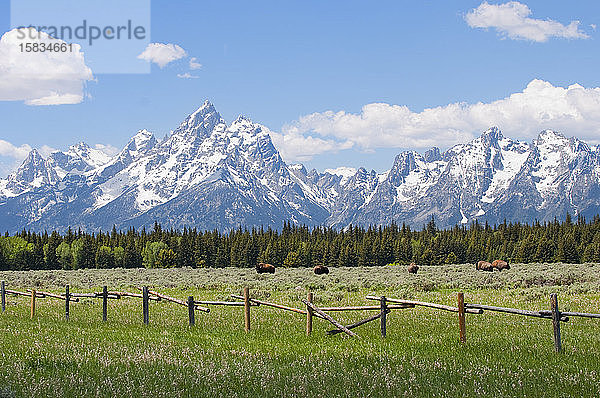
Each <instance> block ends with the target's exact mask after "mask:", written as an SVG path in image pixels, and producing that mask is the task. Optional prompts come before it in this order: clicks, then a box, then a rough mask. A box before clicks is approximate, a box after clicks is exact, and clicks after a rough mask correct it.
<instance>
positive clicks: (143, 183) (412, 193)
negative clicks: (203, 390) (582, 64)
mask: <svg viewBox="0 0 600 398" xmlns="http://www.w3.org/2000/svg"><path fill="white" fill-rule="evenodd" d="M567 212H570V213H571V214H574V215H577V214H582V215H585V216H592V215H594V214H597V213H599V212H600V153H599V151H598V150H597V149H596V148H592V147H590V146H589V145H587V144H586V143H584V142H582V141H580V140H578V139H576V138H566V137H564V136H563V135H561V134H559V133H557V132H554V131H542V132H541V133H540V134H539V136H538V138H537V139H535V140H533V142H531V143H525V142H520V141H515V140H512V139H510V138H507V137H504V136H503V135H502V133H501V132H500V131H499V130H498V129H497V128H491V129H489V130H487V131H485V132H484V133H483V134H482V135H481V136H480V137H479V138H477V139H475V140H473V141H471V142H469V143H465V144H460V145H456V146H454V147H452V148H450V149H448V150H447V151H445V152H443V153H441V152H440V150H439V149H437V148H432V149H431V150H429V151H427V152H425V153H424V154H420V153H417V152H414V151H407V152H403V153H400V154H399V155H398V156H397V157H396V159H395V160H394V163H393V165H392V167H391V169H390V170H388V171H387V172H385V173H380V174H378V173H376V172H375V171H368V170H366V169H364V168H360V169H358V170H355V169H351V168H345V167H341V168H339V169H336V170H328V171H325V172H323V173H319V172H317V171H316V170H311V171H307V170H306V168H305V167H304V166H303V165H299V164H294V165H288V164H286V163H285V162H284V161H283V160H282V159H281V156H280V155H279V152H278V151H277V149H276V148H275V147H274V146H273V143H272V141H271V137H270V131H269V129H268V128H266V127H265V126H262V125H260V124H257V123H254V122H252V121H250V120H249V119H248V118H246V117H243V116H240V117H239V118H238V119H236V120H235V121H234V122H233V123H231V124H230V125H228V124H227V123H226V122H225V121H224V120H223V118H222V117H221V115H219V113H218V112H217V111H216V109H215V108H214V106H213V105H212V104H211V103H210V102H208V101H207V102H205V103H204V104H203V105H202V107H200V108H199V109H198V110H196V111H195V112H194V113H192V114H191V115H189V116H188V117H187V118H186V119H185V120H184V121H183V122H182V123H181V125H180V126H179V127H177V128H176V129H175V130H174V131H173V132H172V133H171V134H170V135H169V136H168V137H167V138H166V139H164V140H163V141H160V142H159V141H158V140H157V139H156V138H155V137H154V136H153V135H152V133H150V132H148V131H146V130H140V131H139V132H138V133H137V134H136V135H135V136H134V137H132V138H131V140H130V141H129V143H128V144H127V145H126V146H125V147H124V148H123V150H121V152H119V153H118V154H117V155H115V156H114V157H112V158H111V157H109V156H107V155H105V154H104V153H102V152H101V151H99V150H96V149H92V148H90V147H89V146H88V145H87V144H85V143H79V144H77V145H74V146H71V147H70V148H69V150H68V151H66V152H55V153H52V154H51V155H50V156H49V157H48V159H44V158H43V157H42V156H41V155H40V154H39V153H38V152H37V151H35V150H32V151H31V153H30V154H29V155H28V157H27V159H25V161H24V162H23V164H22V165H21V166H20V167H19V168H18V169H17V170H16V171H15V172H13V173H12V174H11V175H9V176H8V177H7V178H6V179H3V180H0V230H8V231H11V232H13V231H17V230H20V229H23V228H27V229H34V230H43V229H48V230H50V229H61V230H62V229H65V228H67V227H68V226H71V227H75V228H78V227H80V228H82V229H85V230H90V231H91V230H98V229H102V230H107V229H109V228H112V226H113V225H116V226H117V228H127V227H130V226H134V227H143V226H147V227H148V226H152V225H153V224H154V222H155V221H158V222H160V223H161V224H162V225H163V226H164V227H167V228H171V227H173V228H182V227H184V226H192V227H198V228H200V229H214V228H216V229H219V230H227V229H230V228H236V227H238V226H242V227H245V226H247V227H251V226H261V225H262V226H271V227H275V228H279V227H281V226H282V224H283V222H284V221H286V220H290V221H292V222H293V223H297V224H307V225H328V226H334V227H337V228H343V227H346V226H348V225H350V224H354V225H370V224H388V223H390V222H391V221H396V222H397V223H402V222H405V223H407V224H409V225H412V226H414V227H418V228H420V227H422V225H423V224H424V223H426V222H427V221H428V220H429V219H430V217H431V216H432V215H433V216H435V219H436V222H437V224H438V225H439V226H441V227H448V226H453V225H456V224H460V223H463V224H466V223H470V222H471V221H473V220H475V219H477V220H479V221H481V222H483V221H488V222H490V223H499V222H502V221H503V220H504V219H506V220H508V221H520V222H532V221H533V220H535V219H538V220H541V221H543V220H551V219H553V218H554V217H558V218H562V217H564V215H565V214H566V213H567Z"/></svg>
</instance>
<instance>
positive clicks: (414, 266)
mask: <svg viewBox="0 0 600 398" xmlns="http://www.w3.org/2000/svg"><path fill="white" fill-rule="evenodd" d="M417 272H419V266H418V265H417V264H415V263H410V265H409V266H408V273H409V274H416V273H417Z"/></svg>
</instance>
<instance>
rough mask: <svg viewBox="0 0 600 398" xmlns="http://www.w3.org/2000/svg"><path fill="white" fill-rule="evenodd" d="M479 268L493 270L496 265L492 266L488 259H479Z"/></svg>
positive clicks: (479, 269) (480, 269)
mask: <svg viewBox="0 0 600 398" xmlns="http://www.w3.org/2000/svg"><path fill="white" fill-rule="evenodd" d="M476 268H477V270H478V271H490V272H491V271H493V270H494V267H493V266H492V264H491V263H488V262H487V261H479V262H478V263H477V267H476Z"/></svg>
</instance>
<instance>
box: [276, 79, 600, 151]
mask: <svg viewBox="0 0 600 398" xmlns="http://www.w3.org/2000/svg"><path fill="white" fill-rule="evenodd" d="M490 126H498V127H500V128H501V129H502V131H503V133H504V134H505V135H506V136H509V137H513V138H518V139H527V140H529V139H532V138H535V137H536V136H537V135H538V134H539V132H540V131H541V130H543V129H553V130H558V131H560V132H562V133H564V134H565V135H569V136H577V137H579V138H581V139H583V140H585V141H587V142H590V143H599V142H600V87H595V88H585V87H582V86H581V85H579V84H573V85H571V86H569V87H566V88H563V87H555V86H553V85H552V84H551V83H549V82H546V81H543V80H537V79H536V80H532V81H531V82H530V83H529V84H528V85H527V87H526V88H525V89H524V90H523V91H522V92H518V93H514V94H511V95H510V96H508V97H506V98H503V99H500V100H497V101H493V102H490V103H482V102H479V103H476V104H466V103H453V104H448V105H445V106H439V107H436V108H428V109H425V110H423V111H422V112H413V111H411V110H410V109H409V108H408V107H406V106H402V105H390V104H385V103H373V104H368V105H365V106H363V107H362V109H361V112H360V113H347V112H344V111H339V112H333V111H326V112H321V113H313V114H310V115H306V116H302V117H300V118H299V119H298V120H297V121H295V122H293V123H291V124H289V125H286V126H284V127H283V133H282V134H281V136H280V137H276V138H274V142H275V143H276V144H279V145H280V146H281V147H282V148H284V150H285V151H286V152H287V153H289V154H290V155H292V156H293V158H295V159H304V160H306V159H310V158H311V157H312V156H313V155H315V154H320V153H326V152H331V151H336V150H340V149H343V148H349V147H354V148H357V149H359V150H374V149H377V148H412V149H425V148H429V147H432V146H438V147H441V148H447V147H449V146H452V145H454V144H458V143H464V142H467V141H469V140H470V139H472V138H474V137H475V136H477V135H479V134H480V133H481V132H482V131H484V130H486V129H487V128H489V127H490Z"/></svg>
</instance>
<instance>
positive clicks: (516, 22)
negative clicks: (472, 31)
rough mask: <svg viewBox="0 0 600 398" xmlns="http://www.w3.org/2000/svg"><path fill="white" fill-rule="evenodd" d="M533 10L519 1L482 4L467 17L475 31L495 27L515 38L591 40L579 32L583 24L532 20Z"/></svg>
mask: <svg viewBox="0 0 600 398" xmlns="http://www.w3.org/2000/svg"><path fill="white" fill-rule="evenodd" d="M531 14H532V12H531V9H530V8H529V7H528V6H527V5H525V4H523V3H519V2H518V1H510V2H508V3H504V4H489V3H487V2H485V1H484V2H483V3H481V5H479V7H477V8H475V9H473V10H471V11H469V12H468V13H467V15H466V16H465V20H466V21H467V24H468V25H469V26H470V27H472V28H483V29H487V28H494V29H496V30H497V31H498V33H500V34H501V35H504V36H506V37H509V38H511V39H520V40H531V41H535V42H545V41H547V40H548V39H549V38H551V37H560V38H565V39H587V38H588V37H589V36H588V35H587V34H585V33H584V32H582V31H581V30H580V29H579V21H571V22H570V23H569V24H568V25H563V24H562V23H560V22H557V21H554V20H552V19H535V18H531Z"/></svg>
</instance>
